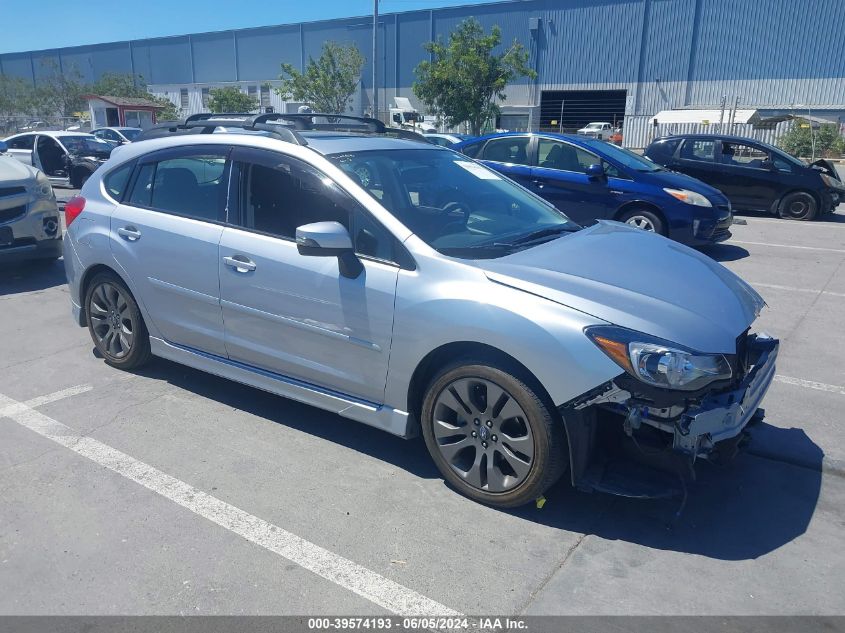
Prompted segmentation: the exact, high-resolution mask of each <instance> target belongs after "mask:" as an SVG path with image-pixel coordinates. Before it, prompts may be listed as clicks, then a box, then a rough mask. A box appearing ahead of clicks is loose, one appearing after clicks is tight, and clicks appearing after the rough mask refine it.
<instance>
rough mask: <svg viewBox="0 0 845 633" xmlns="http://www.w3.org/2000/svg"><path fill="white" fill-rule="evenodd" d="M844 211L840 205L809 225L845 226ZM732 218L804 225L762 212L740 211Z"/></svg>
mask: <svg viewBox="0 0 845 633" xmlns="http://www.w3.org/2000/svg"><path fill="white" fill-rule="evenodd" d="M843 211H845V209H843V206H842V205H840V206H839V207H838V208H837V210H836V211H834V212H833V213H825V214H824V215H818V216H816V217H815V218H814V219H813V220H810V222H809V223H810V224H845V212H843ZM734 217H737V218H763V219H768V220H772V219H778V220H780V221H781V222H783V223H784V224H785V225H789V224H790V223H793V222H794V223H795V224H805V223H806V222H803V221H801V220H789V219H782V218H779V217H778V216H776V215H772V214H771V213H765V212H763V211H742V212H741V213H734Z"/></svg>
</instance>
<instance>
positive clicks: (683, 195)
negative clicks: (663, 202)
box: [663, 187, 713, 207]
mask: <svg viewBox="0 0 845 633" xmlns="http://www.w3.org/2000/svg"><path fill="white" fill-rule="evenodd" d="M663 191H665V192H666V193H668V194H669V195H670V196H672V197H673V198H677V199H678V200H680V201H681V202H686V203H687V204H691V205H693V206H696V207H712V206H713V205H712V204H710V201H709V200H708V199H707V198H705V197H704V196H702V195H701V194H700V193H696V192H695V191H690V190H689V189H669V188H668V187H664V188H663Z"/></svg>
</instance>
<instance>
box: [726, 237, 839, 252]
mask: <svg viewBox="0 0 845 633" xmlns="http://www.w3.org/2000/svg"><path fill="white" fill-rule="evenodd" d="M728 242H729V243H730V244H749V245H751V246H774V247H776V248H797V249H801V250H803V251H822V252H825V253H842V254H845V249H842V248H823V247H821V246H796V245H795V244H772V243H770V242H748V241H746V240H733V239H731V240H728Z"/></svg>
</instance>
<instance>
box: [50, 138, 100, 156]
mask: <svg viewBox="0 0 845 633" xmlns="http://www.w3.org/2000/svg"><path fill="white" fill-rule="evenodd" d="M59 140H60V141H61V142H62V145H64V146H65V149H67V151H69V152H74V153H76V154H82V153H85V152H93V153H95V154H100V153H103V152H106V153H107V152H110V151H111V150H112V145H109V144H108V143H106V142H105V141H103V140H100V139H98V138H97V137H96V136H82V135H81V134H80V135H79V136H62V137H60V138H59Z"/></svg>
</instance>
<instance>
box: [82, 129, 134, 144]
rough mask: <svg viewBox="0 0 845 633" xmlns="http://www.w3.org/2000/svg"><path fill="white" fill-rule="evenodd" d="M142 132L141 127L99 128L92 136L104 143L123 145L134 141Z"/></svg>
mask: <svg viewBox="0 0 845 633" xmlns="http://www.w3.org/2000/svg"><path fill="white" fill-rule="evenodd" d="M141 131H142V130H141V128H139V127H98V128H97V129H96V130H94V131H92V132H91V134H93V135H94V136H96V137H97V138H99V139H102V140H104V141H108V142H111V143H117V144H118V145H123V144H125V143H131V142H132V141H134V140H135V137H136V136H138V135H139V134H140V133H141Z"/></svg>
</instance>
